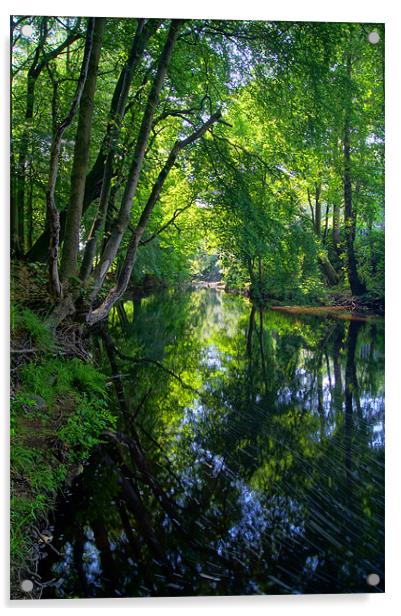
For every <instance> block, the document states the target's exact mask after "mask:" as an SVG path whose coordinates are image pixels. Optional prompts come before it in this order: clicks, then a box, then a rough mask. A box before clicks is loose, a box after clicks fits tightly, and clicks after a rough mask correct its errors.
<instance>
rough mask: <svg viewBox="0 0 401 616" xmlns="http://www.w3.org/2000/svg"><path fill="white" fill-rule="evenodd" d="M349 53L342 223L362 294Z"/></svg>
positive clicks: (356, 291)
mask: <svg viewBox="0 0 401 616" xmlns="http://www.w3.org/2000/svg"><path fill="white" fill-rule="evenodd" d="M351 71H352V64H351V54H350V53H348V54H347V76H348V82H349V84H348V91H349V95H348V99H347V100H346V104H345V116H344V135H343V154H344V175H343V183H344V224H345V241H346V248H347V259H348V280H349V284H350V287H351V292H352V294H353V295H362V294H363V293H365V292H366V287H365V285H364V284H362V281H361V280H360V278H359V275H358V270H357V264H356V256H355V251H354V241H355V227H356V221H355V212H354V210H353V206H352V166H351V113H352V94H351Z"/></svg>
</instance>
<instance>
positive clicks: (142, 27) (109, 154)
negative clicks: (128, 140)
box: [80, 19, 159, 280]
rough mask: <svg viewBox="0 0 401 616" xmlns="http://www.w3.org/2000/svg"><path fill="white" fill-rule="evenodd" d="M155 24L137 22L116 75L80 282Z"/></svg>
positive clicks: (100, 222)
mask: <svg viewBox="0 0 401 616" xmlns="http://www.w3.org/2000/svg"><path fill="white" fill-rule="evenodd" d="M158 25H159V22H158V21H156V22H152V23H151V24H150V26H149V25H148V24H146V22H145V20H144V19H139V20H138V26H137V30H136V33H135V37H134V41H133V44H132V47H131V51H130V55H129V57H128V60H127V62H126V64H125V66H124V70H123V71H122V73H121V75H120V79H119V83H118V86H117V92H118V96H116V95H115V100H114V105H113V111H112V117H111V120H112V122H110V123H109V125H108V127H107V132H106V137H105V140H104V142H103V151H104V152H106V161H105V165H104V171H103V179H102V186H101V191H100V203H99V208H98V213H97V216H96V218H95V220H94V223H93V226H92V229H91V231H90V234H89V238H88V241H87V244H86V247H85V253H84V258H83V262H82V267H81V271H80V277H81V278H82V280H86V279H87V278H88V276H89V274H90V273H91V271H92V264H93V259H94V257H95V253H96V245H97V240H98V237H99V234H100V231H101V229H102V227H103V225H104V223H105V220H106V216H107V209H108V204H109V197H110V189H111V180H112V177H113V163H114V156H115V151H116V146H117V142H118V138H119V135H120V130H121V124H122V120H123V118H124V113H125V108H126V104H127V100H128V93H129V89H130V86H131V82H132V77H133V74H134V71H135V69H136V67H137V65H138V63H139V60H140V59H141V57H142V54H143V51H144V48H145V45H146V42H147V41H148V40H149V37H150V36H151V35H152V34H153V33H154V32H155V30H156V29H157V27H158Z"/></svg>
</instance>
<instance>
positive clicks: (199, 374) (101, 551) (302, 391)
mask: <svg viewBox="0 0 401 616" xmlns="http://www.w3.org/2000/svg"><path fill="white" fill-rule="evenodd" d="M109 333H110V334H111V338H110V339H111V340H113V341H114V343H115V346H116V348H115V349H114V360H115V362H114V369H115V370H116V369H117V368H118V373H119V374H120V375H122V387H123V388H124V395H125V399H126V401H127V402H126V404H125V407H124V408H123V409H122V410H123V416H122V419H121V422H120V426H119V433H118V435H117V437H116V436H113V437H112V438H111V439H109V440H108V441H107V442H105V444H103V445H102V446H100V447H99V448H98V451H97V452H96V454H95V455H94V456H93V459H92V460H91V463H90V464H89V465H88V466H87V467H86V468H85V472H84V473H83V475H82V476H81V478H80V479H79V481H77V482H76V483H75V485H74V487H73V490H72V492H71V493H70V494H69V495H67V497H66V499H65V500H63V502H62V503H60V507H59V512H58V514H57V518H56V532H58V533H59V539H58V542H59V545H57V547H58V549H60V550H62V552H63V557H62V558H61V559H58V561H57V557H56V556H55V554H54V553H52V554H49V555H48V557H47V558H46V559H45V560H44V561H43V565H42V574H43V575H44V576H47V577H48V578H50V577H55V578H56V579H57V580H59V583H58V585H57V589H56V588H52V589H49V590H48V594H47V596H58V597H73V596H75V597H77V596H80V597H84V596H86V597H91V596H98V597H101V596H149V595H152V596H156V595H158V596H163V595H180V594H182V595H201V594H253V593H268V594H281V593H306V592H308V593H326V592H331V593H333V592H377V591H383V590H384V570H383V569H384V555H383V550H384V511H383V508H384V496H383V484H384V428H383V426H384V423H383V422H384V365H383V364H384V354H383V324H382V323H381V322H380V321H379V322H377V321H373V322H368V323H361V322H356V321H351V322H344V321H339V320H335V319H330V318H323V319H322V318H318V317H306V316H304V315H303V316H302V318H301V317H300V318H297V317H294V315H284V314H282V313H278V312H272V311H262V310H257V309H255V308H254V307H251V305H250V304H249V303H248V302H247V301H246V300H245V299H243V298H239V297H234V296H230V295H227V294H223V293H218V292H216V291H214V290H213V289H202V290H198V291H194V292H187V293H183V292H180V293H171V292H166V293H164V294H160V295H153V296H151V297H147V298H143V299H142V300H140V299H138V298H134V299H133V301H132V302H130V301H127V302H126V303H125V304H124V305H123V306H120V307H119V308H118V310H116V311H115V312H114V313H113V315H112V318H111V322H110V327H109ZM96 342H97V344H98V347H99V354H100V356H101V357H103V358H104V369H105V370H108V371H109V372H110V364H109V363H108V360H107V353H106V351H107V349H106V342H105V340H102V339H101V338H99V339H98V340H97V341H96ZM109 342H110V340H109ZM109 351H110V349H109ZM109 356H110V353H109ZM114 377H116V375H114ZM112 380H113V379H112ZM114 382H116V379H115V378H114ZM120 393H121V392H120ZM109 441H110V442H109ZM55 559H56V560H55ZM370 573H378V574H379V576H380V578H381V583H380V585H379V586H378V587H370V586H368V585H367V582H366V578H367V576H368V575H369V574H370ZM60 579H62V582H61V583H60Z"/></svg>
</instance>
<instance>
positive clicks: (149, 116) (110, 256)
mask: <svg viewBox="0 0 401 616" xmlns="http://www.w3.org/2000/svg"><path fill="white" fill-rule="evenodd" d="M182 23H183V20H180V19H175V20H173V21H172V23H171V25H170V29H169V32H168V35H167V39H166V42H165V45H164V48H163V51H162V54H161V56H160V60H159V65H158V67H157V72H156V76H155V78H154V81H153V84H152V88H151V90H150V93H149V97H148V101H147V104H146V109H145V112H144V115H143V118H142V123H141V127H140V129H139V135H138V140H137V142H136V146H135V152H134V157H133V161H132V164H131V168H130V170H129V174H128V180H127V184H126V186H125V190H124V194H123V197H122V201H121V206H120V210H119V213H118V216H117V219H116V221H115V224H114V225H113V228H112V230H111V234H110V238H109V240H108V241H107V243H106V246H105V248H104V251H103V253H102V256H101V258H100V261H99V264H98V265H97V267H96V269H95V270H94V275H93V278H94V289H93V296H96V295H97V292H98V290H99V289H100V288H101V286H102V284H103V281H104V279H105V276H106V274H107V272H108V270H109V268H110V265H111V264H112V262H113V261H114V259H115V257H116V255H117V252H118V249H119V247H120V244H121V240H122V238H123V236H124V233H125V231H126V229H127V227H128V224H129V220H130V213H131V207H132V200H133V198H134V196H135V192H136V188H137V186H138V181H139V175H140V173H141V169H142V164H143V160H144V158H145V151H146V146H147V144H148V140H149V135H150V131H151V128H152V123H153V117H154V114H155V110H156V108H157V104H158V102H159V97H160V92H161V89H162V86H163V83H164V78H165V76H166V74H167V67H168V65H169V62H170V59H171V55H172V53H173V49H174V45H175V42H176V40H177V36H178V32H179V29H180V27H181V25H182Z"/></svg>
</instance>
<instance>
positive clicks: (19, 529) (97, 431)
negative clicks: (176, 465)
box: [10, 304, 115, 569]
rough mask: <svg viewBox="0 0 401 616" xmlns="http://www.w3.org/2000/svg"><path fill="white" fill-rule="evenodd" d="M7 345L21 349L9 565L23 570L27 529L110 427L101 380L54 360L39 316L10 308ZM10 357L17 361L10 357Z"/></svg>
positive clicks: (89, 367)
mask: <svg viewBox="0 0 401 616" xmlns="http://www.w3.org/2000/svg"><path fill="white" fill-rule="evenodd" d="M11 340H12V346H13V344H15V343H16V342H17V343H18V344H17V346H18V348H20V347H21V346H26V347H27V349H26V351H27V352H28V351H29V350H30V349H34V350H35V353H34V354H33V355H30V354H29V353H27V354H26V355H24V356H23V357H24V361H21V363H19V364H18V365H17V368H16V369H15V371H14V373H12V392H13V393H12V397H11V411H10V419H11V423H10V437H11V541H10V543H11V565H12V567H14V568H16V569H18V568H23V567H24V566H25V565H26V560H27V559H29V552H30V550H31V548H32V544H33V542H34V540H35V539H34V533H33V529H34V527H35V526H40V525H41V524H42V525H43V523H45V522H44V521H45V520H46V516H47V514H48V512H49V511H50V510H51V509H52V507H53V506H54V502H55V498H56V495H57V492H58V491H59V490H60V488H61V487H62V486H63V485H64V484H65V482H66V481H67V482H68V481H69V480H70V479H71V478H72V477H73V476H74V475H75V474H76V473H77V469H78V468H79V467H82V464H83V463H84V462H85V461H86V460H87V459H88V457H89V456H90V454H91V452H92V449H93V447H94V446H95V445H97V444H98V443H100V442H101V433H102V431H104V430H108V429H112V428H113V427H115V417H114V415H113V414H112V412H111V411H110V410H109V407H110V400H109V388H108V385H107V379H106V376H105V375H104V374H102V373H101V372H100V371H99V370H98V369H97V368H96V367H95V366H94V365H93V364H90V363H88V362H84V361H82V360H81V359H78V358H77V357H72V358H65V357H63V356H60V352H59V345H58V343H57V340H56V339H55V337H54V334H52V333H51V331H50V330H49V329H48V328H47V327H46V325H45V324H44V322H43V321H42V319H41V318H40V316H38V315H37V314H35V312H33V311H32V310H30V309H29V308H26V307H24V306H21V305H18V304H14V305H13V308H12V313H11ZM18 357H21V356H20V355H18Z"/></svg>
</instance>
